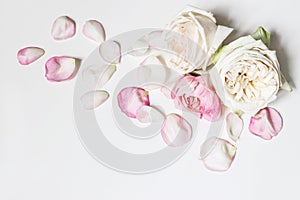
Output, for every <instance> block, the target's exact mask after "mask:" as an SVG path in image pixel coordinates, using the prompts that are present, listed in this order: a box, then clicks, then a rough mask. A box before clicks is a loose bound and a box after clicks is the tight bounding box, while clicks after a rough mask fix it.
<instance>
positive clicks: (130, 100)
mask: <svg viewBox="0 0 300 200" xmlns="http://www.w3.org/2000/svg"><path fill="white" fill-rule="evenodd" d="M118 104H119V107H120V109H121V111H122V112H123V113H125V114H126V115H127V116H128V117H130V118H136V115H137V110H138V109H140V108H141V107H142V106H144V105H146V106H150V101H149V94H148V92H147V91H146V90H144V89H143V88H138V87H127V88H124V89H122V90H121V91H120V93H119V94H118Z"/></svg>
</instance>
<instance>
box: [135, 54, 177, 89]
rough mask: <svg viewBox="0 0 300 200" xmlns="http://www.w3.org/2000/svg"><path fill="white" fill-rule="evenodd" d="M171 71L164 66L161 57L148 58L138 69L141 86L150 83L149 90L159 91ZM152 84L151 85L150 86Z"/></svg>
mask: <svg viewBox="0 0 300 200" xmlns="http://www.w3.org/2000/svg"><path fill="white" fill-rule="evenodd" d="M170 71H171V70H170V69H169V68H167V67H165V66H164V64H163V60H162V59H161V57H160V56H153V55H151V56H148V57H147V58H145V60H143V61H142V62H141V63H140V65H139V67H138V69H137V78H138V81H139V83H140V84H142V85H143V84H145V83H148V88H149V89H150V90H152V89H158V88H160V85H161V84H164V83H165V82H166V80H167V78H168V77H169V75H170V73H171V72H170ZM149 83H150V84H149Z"/></svg>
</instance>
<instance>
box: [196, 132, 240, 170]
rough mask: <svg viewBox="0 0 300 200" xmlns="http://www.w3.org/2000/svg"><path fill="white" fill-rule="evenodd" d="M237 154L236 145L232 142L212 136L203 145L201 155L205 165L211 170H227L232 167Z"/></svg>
mask: <svg viewBox="0 0 300 200" xmlns="http://www.w3.org/2000/svg"><path fill="white" fill-rule="evenodd" d="M235 154H236V147H235V146H234V145H233V144H231V143H230V142H228V141H226V140H224V139H221V138H217V137H210V138H208V139H207V140H206V141H205V142H204V143H203V144H202V145H201V150H200V157H201V159H202V161H203V163H204V165H205V167H206V168H207V169H209V170H211V171H226V170H228V169H229V168H230V166H231V164H232V162H233V160H234V158H235Z"/></svg>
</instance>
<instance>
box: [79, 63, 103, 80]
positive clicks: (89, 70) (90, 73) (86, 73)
mask: <svg viewBox="0 0 300 200" xmlns="http://www.w3.org/2000/svg"><path fill="white" fill-rule="evenodd" d="M107 67H108V66H107V65H106V64H105V65H89V66H87V67H86V68H85V69H84V70H82V79H83V80H84V81H85V82H91V83H92V84H97V82H98V80H99V77H100V76H101V74H102V73H103V72H104V71H105V69H106V68H107Z"/></svg>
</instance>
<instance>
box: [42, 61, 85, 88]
mask: <svg viewBox="0 0 300 200" xmlns="http://www.w3.org/2000/svg"><path fill="white" fill-rule="evenodd" d="M79 62H80V60H78V59H77V58H72V57H67V56H54V57H52V58H50V59H49V60H48V61H47V62H46V66H45V69H46V75H45V76H46V78H47V79H48V80H49V81H52V82H60V81H65V80H69V79H72V78H73V77H74V76H75V74H76V73H77V71H78V68H79Z"/></svg>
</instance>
